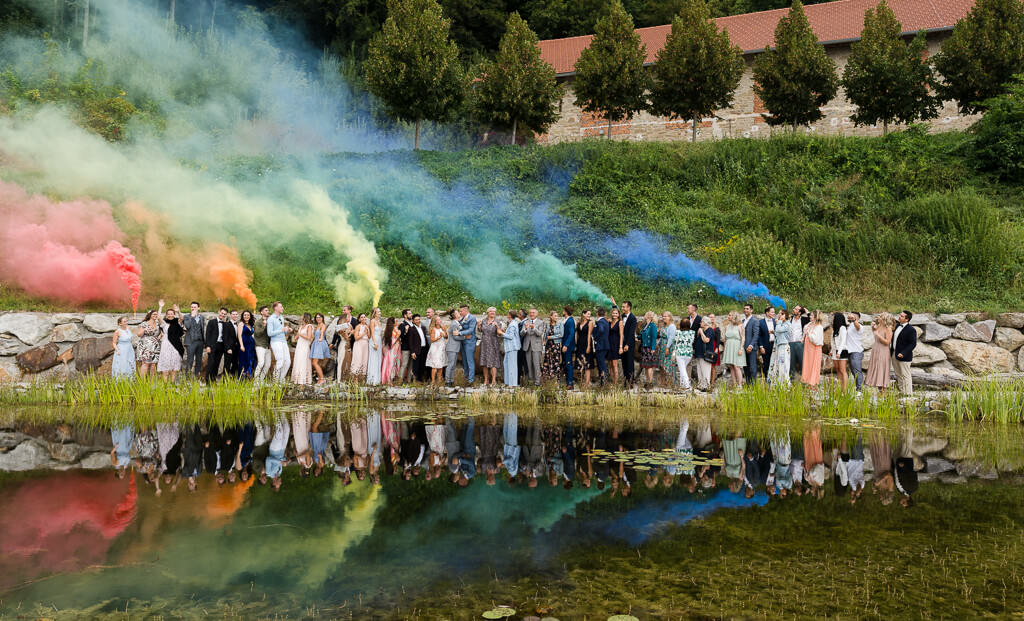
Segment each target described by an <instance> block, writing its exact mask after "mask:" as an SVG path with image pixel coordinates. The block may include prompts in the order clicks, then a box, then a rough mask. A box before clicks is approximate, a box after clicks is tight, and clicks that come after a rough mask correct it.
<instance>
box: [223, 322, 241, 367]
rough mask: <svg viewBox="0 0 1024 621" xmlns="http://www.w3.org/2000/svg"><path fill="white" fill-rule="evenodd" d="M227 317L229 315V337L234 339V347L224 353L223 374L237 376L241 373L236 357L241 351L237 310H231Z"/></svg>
mask: <svg viewBox="0 0 1024 621" xmlns="http://www.w3.org/2000/svg"><path fill="white" fill-rule="evenodd" d="M229 317H231V321H230V322H229V323H230V324H231V338H232V340H233V341H234V343H233V344H234V347H232V348H231V353H225V354H224V374H225V375H230V376H231V377H238V376H240V375H241V374H242V367H241V365H240V364H238V358H239V355H240V354H241V351H242V350H240V349H239V348H238V321H239V316H238V311H231V313H230V315H229Z"/></svg>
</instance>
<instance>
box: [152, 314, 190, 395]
mask: <svg viewBox="0 0 1024 621" xmlns="http://www.w3.org/2000/svg"><path fill="white" fill-rule="evenodd" d="M163 305H164V302H163V300H160V306H163ZM184 335H185V329H184V328H183V327H182V325H181V311H180V310H179V309H178V305H177V304H175V305H174V308H172V309H171V310H169V311H167V314H166V315H164V338H163V340H162V341H160V358H159V359H157V363H156V372H157V373H159V374H160V375H162V376H163V378H164V379H170V380H171V381H172V382H173V381H174V380H175V379H177V377H178V371H180V370H181V359H182V357H184V355H185V345H184V343H182V337H183V336H184Z"/></svg>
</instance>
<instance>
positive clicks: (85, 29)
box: [82, 0, 89, 52]
mask: <svg viewBox="0 0 1024 621" xmlns="http://www.w3.org/2000/svg"><path fill="white" fill-rule="evenodd" d="M83 18H84V19H83V20H82V51H83V52H84V51H85V46H87V45H89V0H85V12H84V15H83Z"/></svg>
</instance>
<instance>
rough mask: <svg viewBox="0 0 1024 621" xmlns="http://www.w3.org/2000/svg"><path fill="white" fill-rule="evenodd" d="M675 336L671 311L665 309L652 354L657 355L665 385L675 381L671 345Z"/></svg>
mask: <svg viewBox="0 0 1024 621" xmlns="http://www.w3.org/2000/svg"><path fill="white" fill-rule="evenodd" d="M675 336H676V325H675V322H674V321H672V313H670V312H668V311H665V312H664V313H662V314H661V326H660V327H659V328H658V342H657V345H656V346H655V348H654V354H655V355H656V356H657V357H658V366H659V367H660V368H661V383H662V384H663V385H666V386H668V385H671V384H673V383H675V376H676V357H675V354H674V351H673V347H672V345H673V342H674V340H675Z"/></svg>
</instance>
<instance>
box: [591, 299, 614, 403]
mask: <svg viewBox="0 0 1024 621" xmlns="http://www.w3.org/2000/svg"><path fill="white" fill-rule="evenodd" d="M610 329H611V324H609V323H608V320H607V319H605V318H604V309H603V308H599V309H597V321H596V322H594V359H595V360H596V361H597V378H598V381H600V383H601V385H602V386H604V380H605V378H607V377H608V365H607V363H606V362H605V360H606V359H607V357H608V332H609V331H610Z"/></svg>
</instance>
